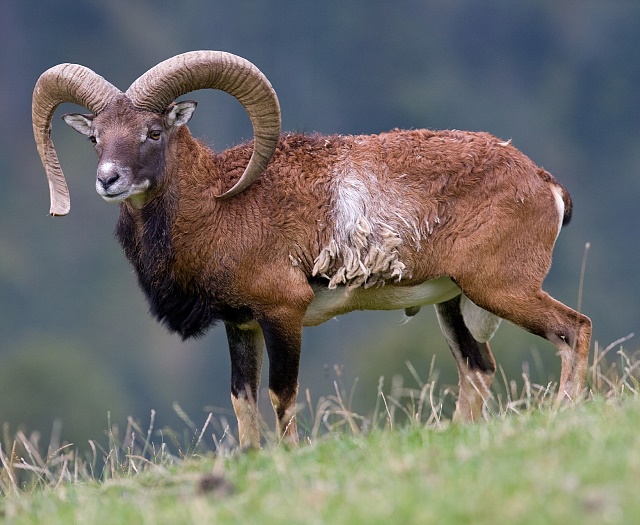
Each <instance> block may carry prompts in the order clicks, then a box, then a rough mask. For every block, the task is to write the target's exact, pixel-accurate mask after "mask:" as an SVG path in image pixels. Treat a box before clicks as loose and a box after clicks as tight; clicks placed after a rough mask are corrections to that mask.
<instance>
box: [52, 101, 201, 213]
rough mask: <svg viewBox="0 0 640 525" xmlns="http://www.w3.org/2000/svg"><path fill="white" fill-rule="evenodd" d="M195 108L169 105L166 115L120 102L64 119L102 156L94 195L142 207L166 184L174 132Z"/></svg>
mask: <svg viewBox="0 0 640 525" xmlns="http://www.w3.org/2000/svg"><path fill="white" fill-rule="evenodd" d="M195 107H196V103H195V102H192V101H186V102H178V103H174V104H171V105H170V106H169V107H168V108H167V109H166V110H165V111H164V112H163V113H162V114H158V113H152V112H149V111H143V110H139V109H136V108H135V107H134V106H133V105H132V104H131V102H130V101H129V100H128V99H127V98H126V97H118V98H116V100H114V101H113V102H112V103H111V104H110V105H109V106H108V107H107V108H106V109H105V110H104V111H102V112H101V113H100V114H98V115H81V114H77V113H75V114H67V115H64V116H63V117H62V118H63V119H64V121H65V122H66V123H67V124H69V125H70V126H71V127H72V128H73V129H75V130H76V131H78V132H79V133H82V134H83V135H86V136H87V137H89V140H90V141H91V143H92V144H93V145H94V147H95V149H96V152H97V154H98V172H97V176H96V191H97V192H98V193H99V194H100V196H101V197H102V198H103V199H104V200H106V201H108V202H122V201H125V200H128V201H129V202H130V203H131V204H133V205H134V206H136V207H140V206H143V205H144V204H145V203H146V202H147V201H148V199H149V197H150V196H151V195H153V194H154V190H156V189H157V188H158V187H159V186H160V185H161V183H162V177H163V174H164V171H165V170H164V166H165V158H166V155H167V148H168V146H169V144H170V141H171V139H172V137H173V134H174V131H175V130H176V129H177V128H178V127H179V126H182V125H184V124H186V123H187V122H188V121H189V119H190V118H191V116H192V114H193V111H194V110H195Z"/></svg>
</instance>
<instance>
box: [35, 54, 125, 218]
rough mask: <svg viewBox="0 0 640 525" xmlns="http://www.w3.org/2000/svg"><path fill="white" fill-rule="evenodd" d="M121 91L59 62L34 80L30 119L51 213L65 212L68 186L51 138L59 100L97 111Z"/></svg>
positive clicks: (80, 68)
mask: <svg viewBox="0 0 640 525" xmlns="http://www.w3.org/2000/svg"><path fill="white" fill-rule="evenodd" d="M120 93H121V91H120V90H119V89H118V88H116V87H115V86H113V85H112V84H110V83H109V82H107V81H106V80H105V79H104V78H102V77H101V76H100V75H97V74H96V73H94V72H93V71H91V70H90V69H89V68H86V67H84V66H80V65H78V64H59V65H57V66H54V67H52V68H51V69H48V70H47V71H45V72H44V73H42V75H41V76H40V78H39V79H38V81H37V82H36V86H35V88H34V90H33V99H32V104H31V119H32V122H33V135H34V137H35V139H36V145H37V147H38V153H39V154H40V160H42V165H43V166H44V169H45V172H46V174H47V179H48V181H49V194H50V197H51V209H50V211H49V213H50V214H51V215H66V214H67V213H69V206H70V203H69V188H68V187H67V182H66V181H65V178H64V174H63V173H62V169H61V168H60V162H59V161H58V156H57V155H56V150H55V148H54V146H53V141H52V140H51V119H52V117H53V113H54V111H55V110H56V108H57V107H58V106H59V105H60V104H62V103H63V102H72V103H74V104H79V105H81V106H84V107H86V108H88V109H89V111H91V112H92V113H94V114H96V113H100V112H101V111H102V110H103V109H104V108H105V107H106V106H107V104H109V102H111V101H112V100H113V99H114V98H115V97H116V96H117V95H118V94H120Z"/></svg>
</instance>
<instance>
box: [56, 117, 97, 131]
mask: <svg viewBox="0 0 640 525" xmlns="http://www.w3.org/2000/svg"><path fill="white" fill-rule="evenodd" d="M93 118H94V116H93V115H81V114H80V113H67V114H66V115H62V120H64V121H65V122H66V123H67V124H69V126H71V127H72V128H73V129H75V130H76V131H77V132H78V133H82V134H83V135H87V136H89V135H91V134H92V133H93V131H92V129H91V126H92V124H93Z"/></svg>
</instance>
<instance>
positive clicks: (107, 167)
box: [96, 162, 130, 194]
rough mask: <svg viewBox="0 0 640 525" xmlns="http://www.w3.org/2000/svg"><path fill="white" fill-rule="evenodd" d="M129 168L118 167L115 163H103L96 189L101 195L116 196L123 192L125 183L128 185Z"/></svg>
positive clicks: (99, 168) (99, 169)
mask: <svg viewBox="0 0 640 525" xmlns="http://www.w3.org/2000/svg"><path fill="white" fill-rule="evenodd" d="M129 172H130V170H128V169H127V168H123V167H122V166H118V165H117V164H115V163H114V162H103V163H100V165H99V166H98V176H97V180H96V189H97V190H98V193H100V194H115V193H120V192H121V191H122V188H121V187H120V186H122V184H123V183H126V179H127V175H128V173H129Z"/></svg>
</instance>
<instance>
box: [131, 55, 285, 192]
mask: <svg viewBox="0 0 640 525" xmlns="http://www.w3.org/2000/svg"><path fill="white" fill-rule="evenodd" d="M204 88H210V89H219V90H221V91H225V92H226V93H229V94H230V95H232V96H233V97H235V98H236V99H237V100H238V101H239V102H240V103H241V104H242V105H243V107H244V108H245V110H246V111H247V113H248V114H249V117H250V118H251V123H252V124H253V134H254V147H253V154H252V155H251V159H250V160H249V164H248V165H247V167H246V169H245V171H244V173H243V174H242V177H240V179H239V180H238V181H237V182H236V183H235V185H234V186H233V187H232V188H231V189H230V190H228V191H226V192H225V193H223V194H222V195H220V196H219V197H232V196H233V195H236V194H238V193H240V192H241V191H242V190H244V189H245V188H246V187H247V186H249V185H250V184H251V183H252V182H254V181H255V180H256V179H257V178H258V177H259V176H260V175H261V174H262V172H263V171H264V170H265V168H266V167H267V164H268V163H269V161H270V160H271V157H272V156H273V153H274V151H275V149H276V145H277V143H278V137H279V135H280V104H279V103H278V97H277V96H276V92H275V91H274V89H273V87H272V86H271V84H270V83H269V81H268V80H267V78H266V77H265V76H264V75H263V74H262V73H261V72H260V70H259V69H258V68H257V67H256V66H254V65H253V64H252V63H251V62H249V61H248V60H245V59H244V58H241V57H239V56H236V55H232V54H230V53H225V52H222V51H192V52H190V53H184V54H182V55H177V56H175V57H173V58H170V59H168V60H165V61H164V62H161V63H160V64H158V65H157V66H155V67H153V68H151V69H150V70H149V71H147V72H146V73H145V74H144V75H142V76H141V77H140V78H138V79H137V80H136V81H135V82H134V83H133V84H132V85H131V87H129V89H128V90H127V93H126V94H127V96H128V97H129V98H130V99H131V101H132V102H133V104H134V105H135V106H137V107H139V108H140V109H146V110H149V111H155V112H156V113H159V112H162V111H164V110H165V108H166V107H167V106H168V105H169V104H170V103H171V102H173V101H174V100H175V99H176V98H178V97H179V96H181V95H184V94H186V93H189V92H190V91H195V90H197V89H204Z"/></svg>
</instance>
